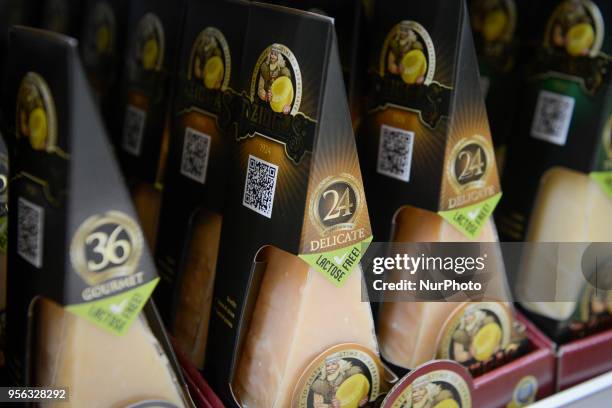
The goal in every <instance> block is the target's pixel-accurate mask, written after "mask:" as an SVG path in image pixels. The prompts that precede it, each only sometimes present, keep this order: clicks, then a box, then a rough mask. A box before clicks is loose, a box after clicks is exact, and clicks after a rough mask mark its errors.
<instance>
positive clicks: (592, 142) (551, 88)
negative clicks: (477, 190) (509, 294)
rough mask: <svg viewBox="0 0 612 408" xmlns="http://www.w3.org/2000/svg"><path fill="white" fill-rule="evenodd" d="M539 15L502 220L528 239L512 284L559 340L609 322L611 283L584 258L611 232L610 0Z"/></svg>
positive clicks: (504, 227) (511, 233) (503, 226)
mask: <svg viewBox="0 0 612 408" xmlns="http://www.w3.org/2000/svg"><path fill="white" fill-rule="evenodd" d="M544 21H545V23H543V24H545V27H546V29H545V32H544V35H543V38H542V39H541V42H540V46H539V49H538V51H537V53H536V56H535V58H534V60H533V61H532V63H531V70H530V77H529V78H528V81H527V83H526V85H525V91H524V98H523V101H522V103H521V105H522V107H523V114H522V115H521V121H520V124H519V129H520V132H519V134H518V135H517V137H516V138H515V139H514V140H513V143H512V144H511V145H510V149H509V151H508V160H509V162H508V163H509V167H508V169H507V170H508V173H507V174H506V175H505V176H504V183H505V186H504V188H506V190H507V191H508V199H507V200H505V202H504V203H503V205H502V206H501V207H500V210H501V211H500V214H499V225H500V232H501V233H502V235H503V236H504V237H506V238H507V239H509V240H526V241H528V242H530V243H531V242H533V243H534V244H531V245H532V246H533V247H534V249H532V250H528V251H525V252H524V256H523V264H522V267H521V269H520V270H519V274H518V276H517V279H516V283H515V285H516V288H515V292H516V294H517V297H518V301H520V302H521V304H522V305H523V307H524V308H525V309H526V310H527V311H528V312H530V318H532V319H533V320H534V321H536V322H537V323H538V324H539V326H540V327H541V328H542V329H543V330H544V331H545V332H546V333H547V334H548V335H549V336H551V338H552V339H553V340H555V341H556V342H561V343H564V342H567V341H569V340H573V339H577V338H581V337H584V336H586V335H589V334H591V333H594V332H597V331H601V330H604V329H606V328H611V327H612V325H611V324H612V314H611V313H610V311H611V310H612V309H611V308H610V305H611V304H612V302H611V301H610V299H612V293H611V292H610V291H609V289H610V288H612V286H611V285H610V282H608V281H607V279H604V277H605V274H601V273H599V279H598V282H597V281H596V280H595V279H593V277H595V276H596V271H597V268H594V269H593V270H590V269H589V267H588V266H587V265H586V264H585V259H590V258H593V257H594V255H596V252H597V251H600V250H601V249H602V248H604V247H605V244H601V243H606V242H608V243H609V242H611V241H612V217H610V211H611V210H612V82H611V81H610V71H611V68H612V65H611V63H610V61H611V58H610V55H612V37H611V36H610V35H609V33H608V32H606V23H608V25H609V23H610V21H612V4H610V3H609V2H607V1H592V0H580V1H568V0H566V1H561V2H558V3H557V4H555V5H554V6H552V7H551V8H550V10H549V11H548V15H547V17H546V18H545V19H544ZM538 242H540V243H541V242H544V243H558V244H556V245H555V244H550V245H546V244H536V243H538ZM593 243H599V244H593ZM527 245H530V244H527ZM598 248H599V249H598ZM593 251H595V252H593ZM607 251H608V252H607V254H609V251H610V246H607ZM599 255H600V257H599V259H600V261H601V260H602V259H604V260H605V256H603V255H605V254H599ZM598 266H599V272H601V271H602V270H604V269H605V268H606V264H605V263H600V265H598ZM547 289H554V294H552V295H550V296H548V295H546V294H547V293H549V292H550V291H548V290H547ZM545 293H546V294H545Z"/></svg>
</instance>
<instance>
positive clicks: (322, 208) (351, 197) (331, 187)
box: [310, 173, 363, 234]
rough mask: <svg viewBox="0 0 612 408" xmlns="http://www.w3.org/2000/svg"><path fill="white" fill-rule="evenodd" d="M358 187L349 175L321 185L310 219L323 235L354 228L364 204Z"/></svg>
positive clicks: (332, 177)
mask: <svg viewBox="0 0 612 408" xmlns="http://www.w3.org/2000/svg"><path fill="white" fill-rule="evenodd" d="M358 186H359V183H358V182H357V180H356V179H355V178H354V177H353V176H352V175H350V174H347V173H342V174H340V175H339V176H329V177H327V178H325V179H324V180H323V181H321V182H320V183H319V185H318V187H317V188H316V190H315V192H314V194H313V195H312V198H311V202H310V217H311V220H312V221H313V223H314V224H315V225H317V226H318V227H319V229H320V230H321V232H322V233H323V234H325V233H327V232H329V231H337V230H351V229H353V228H354V226H355V224H354V220H355V218H356V217H357V214H358V212H359V211H360V210H361V203H362V202H363V198H362V197H361V192H360V190H359V188H358Z"/></svg>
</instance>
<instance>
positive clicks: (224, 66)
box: [187, 27, 232, 90]
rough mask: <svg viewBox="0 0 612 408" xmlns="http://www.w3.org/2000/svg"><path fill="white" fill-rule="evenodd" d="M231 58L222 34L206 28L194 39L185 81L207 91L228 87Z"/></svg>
mask: <svg viewBox="0 0 612 408" xmlns="http://www.w3.org/2000/svg"><path fill="white" fill-rule="evenodd" d="M231 66H232V58H231V55H230V51H229V46H228V45H227V40H226V39H225V37H224V36H223V33H221V31H219V30H218V29H216V28H214V27H207V28H205V29H204V30H202V32H200V34H199V35H198V37H197V38H196V40H195V42H194V44H193V47H192V49H191V56H190V58H189V69H188V72H187V79H188V80H189V81H193V82H194V83H197V84H199V85H202V86H204V88H205V89H207V90H225V89H227V87H228V84H229V80H230V73H231Z"/></svg>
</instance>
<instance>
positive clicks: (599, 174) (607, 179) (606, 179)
mask: <svg viewBox="0 0 612 408" xmlns="http://www.w3.org/2000/svg"><path fill="white" fill-rule="evenodd" d="M591 178H592V179H593V180H595V181H596V182H597V183H599V185H600V186H601V188H603V190H604V191H605V192H606V194H607V195H608V197H610V198H612V171H594V172H592V173H591Z"/></svg>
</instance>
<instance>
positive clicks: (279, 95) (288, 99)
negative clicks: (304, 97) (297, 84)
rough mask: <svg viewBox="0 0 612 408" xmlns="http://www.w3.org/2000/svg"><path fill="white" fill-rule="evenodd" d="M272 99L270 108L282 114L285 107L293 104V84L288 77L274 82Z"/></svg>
mask: <svg viewBox="0 0 612 408" xmlns="http://www.w3.org/2000/svg"><path fill="white" fill-rule="evenodd" d="M271 91H272V99H271V100H270V107H271V108H272V110H273V111H274V112H282V111H283V109H284V108H285V106H287V105H291V103H292V102H293V84H292V83H291V79H289V78H288V77H286V76H282V77H279V78H276V79H275V80H274V82H272V87H271Z"/></svg>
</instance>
